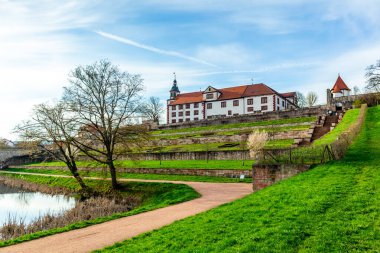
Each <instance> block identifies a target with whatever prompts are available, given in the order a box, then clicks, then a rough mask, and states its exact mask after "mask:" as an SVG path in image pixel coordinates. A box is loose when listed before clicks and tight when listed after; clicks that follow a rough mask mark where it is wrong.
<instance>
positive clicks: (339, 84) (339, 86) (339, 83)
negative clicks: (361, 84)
mask: <svg viewBox="0 0 380 253" xmlns="http://www.w3.org/2000/svg"><path fill="white" fill-rule="evenodd" d="M331 90H332V92H333V93H338V92H341V91H342V90H350V89H349V88H348V86H347V85H346V83H345V82H344V81H343V79H342V78H341V77H340V76H338V79H336V82H335V84H334V86H333V87H332V89H331Z"/></svg>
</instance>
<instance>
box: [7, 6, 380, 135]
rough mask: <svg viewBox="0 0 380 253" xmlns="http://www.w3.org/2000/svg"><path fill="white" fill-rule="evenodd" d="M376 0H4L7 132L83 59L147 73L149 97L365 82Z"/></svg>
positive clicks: (374, 38) (374, 54) (375, 33)
mask: <svg viewBox="0 0 380 253" xmlns="http://www.w3.org/2000/svg"><path fill="white" fill-rule="evenodd" d="M379 13H380V4H379V1H378V0H352V1H350V0H337V1H334V0H326V1H325V0H321V1H316V0H308V1H304V0H290V1H280V0H278V1H276V0H266V1H252V0H235V1H227V0H192V1H175V0H170V1H169V0H144V1H132V0H130V1H128V0H124V1H116V0H113V1H98V0H91V1H86V0H81V1H79V0H78V1H70V0H68V1H39V0H35V1H26V0H17V1H15V0H0V87H1V90H0V115H1V119H2V120H1V124H0V137H5V138H8V139H16V138H17V135H15V134H14V133H13V129H14V127H15V126H16V125H17V124H19V123H20V122H22V121H23V120H27V119H28V118H29V117H30V116H31V111H32V109H33V105H36V104H39V103H43V102H48V101H53V100H57V99H59V98H60V96H61V95H62V91H63V89H62V88H63V87H64V86H66V85H68V81H67V79H68V74H69V73H70V71H71V70H73V69H74V68H75V67H77V66H79V65H88V64H92V63H94V62H95V61H97V60H100V59H108V60H110V61H111V62H112V63H113V64H115V65H118V66H119V67H120V69H121V70H123V71H127V72H129V73H131V74H141V76H142V78H143V79H144V86H145V90H144V96H146V97H149V96H157V97H159V98H160V99H161V100H162V102H163V103H165V101H166V99H167V98H168V97H169V90H170V88H171V85H172V81H173V72H175V73H176V75H177V81H178V86H179V89H180V90H181V92H182V93H184V92H192V91H198V90H204V89H206V88H207V86H209V85H211V86H213V87H215V88H223V87H231V86H237V85H244V84H250V83H252V82H253V83H265V84H267V85H269V86H270V87H272V88H274V89H276V90H277V91H278V92H287V91H300V92H302V93H305V94H306V93H307V92H309V91H314V92H317V94H318V95H319V101H318V102H319V103H321V104H323V103H325V101H326V99H325V93H326V89H327V88H331V87H332V85H333V84H334V82H335V80H336V78H337V76H338V73H339V74H340V75H341V77H342V78H343V80H345V82H346V83H347V85H348V86H349V87H351V88H352V87H353V86H358V87H359V88H360V89H363V87H364V86H365V77H364V74H365V68H366V66H368V65H370V64H373V63H375V62H376V60H378V59H380V15H379Z"/></svg>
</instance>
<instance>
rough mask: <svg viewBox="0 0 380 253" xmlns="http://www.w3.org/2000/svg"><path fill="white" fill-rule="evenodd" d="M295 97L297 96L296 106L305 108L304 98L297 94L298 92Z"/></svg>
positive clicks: (299, 93)
mask: <svg viewBox="0 0 380 253" xmlns="http://www.w3.org/2000/svg"><path fill="white" fill-rule="evenodd" d="M296 96H297V106H298V107H299V108H303V107H305V106H306V98H305V96H304V95H303V94H302V93H301V92H299V91H297V92H296Z"/></svg>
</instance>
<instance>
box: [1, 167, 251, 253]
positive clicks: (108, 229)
mask: <svg viewBox="0 0 380 253" xmlns="http://www.w3.org/2000/svg"><path fill="white" fill-rule="evenodd" d="M20 174H33V173H20ZM45 176H52V175H45ZM120 181H140V182H168V183H175V184H186V185H189V186H190V187H192V188H194V189H195V190H196V191H198V192H199V193H200V194H201V195H202V196H201V197H200V198H197V199H194V200H191V201H188V202H184V203H181V204H177V205H172V206H169V207H165V208H161V209H157V210H153V211H149V212H145V213H141V214H137V215H133V216H129V217H125V218H121V219H117V220H113V221H109V222H105V223H102V224H98V225H93V226H90V227H86V228H82V229H78V230H72V231H69V232H65V233H61V234H56V235H52V236H48V237H44V238H41V239H37V240H33V241H29V242H24V243H21V244H17V245H13V246H9V247H5V248H0V252H4V253H5V252H25V253H34V252H38V253H44V252H48V253H51V252H55V253H58V252H91V251H93V250H95V249H101V248H104V247H106V246H110V245H113V244H114V243H116V242H120V241H123V240H126V239H129V238H132V237H134V236H137V235H139V234H142V233H145V232H148V231H152V230H154V229H158V228H161V227H163V226H166V225H169V224H171V223H173V222H174V221H177V220H181V219H184V218H186V217H189V216H193V215H196V214H198V213H201V212H204V211H207V210H209V209H212V208H215V207H217V206H219V205H221V204H224V203H228V202H231V201H233V200H235V199H239V198H242V197H244V196H246V195H248V194H250V193H252V185H251V184H244V183H204V182H181V181H160V180H123V179H120Z"/></svg>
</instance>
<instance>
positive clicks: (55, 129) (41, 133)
mask: <svg viewBox="0 0 380 253" xmlns="http://www.w3.org/2000/svg"><path fill="white" fill-rule="evenodd" d="M15 130H16V132H17V133H19V134H20V136H21V137H22V139H24V140H26V141H25V142H24V143H25V144H27V145H28V148H29V149H30V148H36V149H37V148H38V149H42V150H43V151H45V152H47V153H48V154H49V155H51V156H52V157H54V158H55V159H57V160H59V161H62V162H64V163H65V164H66V166H67V168H68V169H69V170H70V172H71V174H72V175H73V176H74V178H75V179H76V180H77V182H78V183H79V185H80V186H81V188H82V190H83V191H88V190H89V188H88V187H87V186H86V184H85V183H84V181H83V180H82V178H81V176H80V175H79V173H78V168H77V165H76V157H77V153H78V152H77V151H78V150H77V149H76V148H75V147H74V145H73V141H74V138H75V135H76V133H77V125H76V122H74V121H73V120H72V118H71V117H70V116H69V115H68V113H67V108H66V107H65V105H64V104H62V103H57V104H55V105H52V106H50V105H48V104H39V105H37V106H35V107H34V109H33V116H32V119H31V120H29V121H26V122H24V123H22V124H20V125H18V126H17V127H16V129H15Z"/></svg>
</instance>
